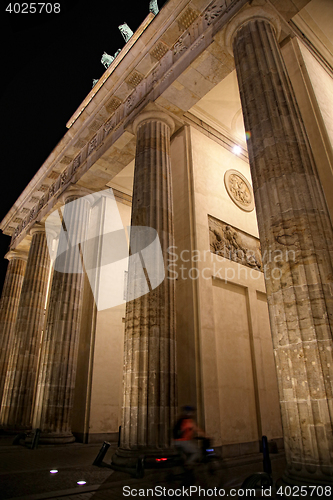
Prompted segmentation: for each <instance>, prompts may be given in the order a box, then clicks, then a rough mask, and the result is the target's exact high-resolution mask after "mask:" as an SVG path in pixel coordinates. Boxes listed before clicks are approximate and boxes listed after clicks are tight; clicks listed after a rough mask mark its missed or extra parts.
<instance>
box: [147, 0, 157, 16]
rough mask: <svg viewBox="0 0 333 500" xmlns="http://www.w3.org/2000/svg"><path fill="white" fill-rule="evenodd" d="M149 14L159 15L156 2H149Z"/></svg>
mask: <svg viewBox="0 0 333 500" xmlns="http://www.w3.org/2000/svg"><path fill="white" fill-rule="evenodd" d="M149 12H152V13H153V14H155V16H156V14H158V13H159V8H158V3H157V0H150V2H149Z"/></svg>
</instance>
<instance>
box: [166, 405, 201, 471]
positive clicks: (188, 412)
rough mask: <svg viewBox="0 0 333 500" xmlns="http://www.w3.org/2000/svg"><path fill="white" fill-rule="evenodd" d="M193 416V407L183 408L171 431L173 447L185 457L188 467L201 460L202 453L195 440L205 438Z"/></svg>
mask: <svg viewBox="0 0 333 500" xmlns="http://www.w3.org/2000/svg"><path fill="white" fill-rule="evenodd" d="M194 414H195V408H194V407H192V406H184V407H183V408H182V414H181V416H180V417H179V419H178V420H177V422H176V424H175V426H174V431H173V438H174V445H175V447H176V448H177V449H178V451H179V452H180V453H181V454H182V455H185V457H186V459H185V460H186V462H185V463H186V464H189V465H190V464H194V463H195V462H199V461H200V460H201V458H202V452H201V450H200V448H199V447H198V441H197V439H196V438H198V437H205V433H204V432H203V431H202V430H201V429H200V428H199V427H198V426H197V425H196V423H195V420H194Z"/></svg>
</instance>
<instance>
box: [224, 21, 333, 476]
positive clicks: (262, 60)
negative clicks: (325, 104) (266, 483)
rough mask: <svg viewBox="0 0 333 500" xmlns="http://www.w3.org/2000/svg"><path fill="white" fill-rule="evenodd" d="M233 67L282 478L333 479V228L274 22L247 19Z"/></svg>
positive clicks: (237, 41)
mask: <svg viewBox="0 0 333 500" xmlns="http://www.w3.org/2000/svg"><path fill="white" fill-rule="evenodd" d="M233 52H234V57H235V62H236V71H237V78H238V83H239V89H240V96H241V102H242V110H243V115H244V123H245V129H246V131H249V132H250V134H251V138H250V139H249V140H248V151H249V158H250V166H251V173H252V179H253V188H254V193H255V202H256V210H257V218H258V224H259V233H260V241H261V247H262V253H263V263H264V266H265V279H266V288H267V297H268V305H269V314H270V322H271V329H272V336H273V346H274V353H275V360H276V370H277V377H278V383H279V393H280V405H281V413H282V421H283V431H284V441H285V449H286V457H287V470H286V472H285V475H284V479H285V481H287V482H289V483H293V482H296V483H298V484H302V485H303V484H310V485H314V484H330V483H331V482H332V479H333V434H332V424H333V399H332V391H333V349H332V347H333V345H332V331H333V267H332V256H333V231H332V225H331V222H330V218H329V214H328V210H327V206H326V203H325V199H324V196H323V191H322V187H321V184H320V181H319V177H318V173H317V170H316V166H315V164H314V161H313V158H312V153H311V150H310V147H309V143H308V139H307V136H306V133H305V130H304V126H303V123H302V119H301V116H300V112H299V109H298V106H297V103H296V100H295V97H294V94H293V90H292V88H291V84H290V81H289V78H288V74H287V72H286V69H285V66H284V62H283V59H282V56H281V52H280V48H279V45H278V42H277V38H276V34H275V29H274V26H273V25H272V24H271V23H270V22H268V21H267V20H263V19H250V20H249V19H248V20H247V21H245V22H244V24H242V25H241V26H239V27H238V31H236V32H235V34H234V38H233Z"/></svg>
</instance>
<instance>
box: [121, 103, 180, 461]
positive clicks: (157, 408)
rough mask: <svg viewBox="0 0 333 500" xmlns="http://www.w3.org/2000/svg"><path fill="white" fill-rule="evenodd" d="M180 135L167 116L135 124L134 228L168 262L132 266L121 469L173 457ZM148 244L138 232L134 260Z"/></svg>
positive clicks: (149, 115)
mask: <svg viewBox="0 0 333 500" xmlns="http://www.w3.org/2000/svg"><path fill="white" fill-rule="evenodd" d="M173 129H174V124H173V121H172V120H171V118H169V116H168V115H167V114H165V113H162V112H160V111H146V112H144V113H142V114H141V115H140V116H139V117H138V118H137V119H136V120H135V122H134V130H135V132H136V134H137V143H136V158H135V171H134V186H133V201H132V203H133V204H132V223H131V224H132V227H134V228H135V227H137V226H145V227H148V228H153V229H154V230H156V231H157V234H158V236H159V239H160V243H161V249H162V254H163V259H162V257H161V258H160V259H159V258H158V257H157V256H156V258H154V257H152V256H149V257H148V258H147V260H146V261H145V260H144V259H145V257H143V259H142V256H140V259H139V258H138V259H137V261H136V263H135V262H130V266H129V274H128V299H130V298H132V297H136V298H134V300H131V301H130V302H128V303H127V307H126V321H125V345H124V350H125V353H124V397H123V408H122V423H121V443H120V448H118V450H117V452H116V454H115V455H114V456H113V458H112V461H113V463H114V464H115V465H116V466H117V465H118V466H125V467H131V466H134V464H135V460H136V457H137V456H138V455H139V454H141V453H144V454H152V455H154V454H156V455H159V456H161V453H163V454H165V453H168V452H170V438H171V432H170V431H171V429H172V426H173V423H174V418H175V412H176V369H175V310H174V280H171V279H168V271H167V269H166V266H165V263H166V259H167V248H168V247H169V246H170V245H173V206H172V187H171V171H170V135H171V133H172V131H173ZM143 240H144V238H143V239H142V235H140V233H138V234H136V233H135V231H133V230H132V233H131V240H130V246H131V254H132V255H133V256H134V255H136V256H138V253H137V252H139V250H140V249H141V250H142V249H143V247H144V246H146V245H147V244H148V243H149V242H148V241H146V242H145V243H144V241H143ZM140 260H141V264H140ZM163 260H164V262H163ZM141 265H143V267H145V268H146V270H147V273H146V275H147V281H148V286H149V290H146V291H145V292H143V293H145V294H144V295H142V296H138V295H139V293H140V292H138V288H140V284H139V283H138V281H137V276H138V275H139V273H140V266H141ZM160 266H162V270H163V267H165V279H164V280H163V281H162V283H161V284H160V285H159V286H157V287H156V288H155V289H153V286H152V281H153V280H154V276H155V277H156V276H158V275H159V271H160ZM141 269H142V268H141ZM149 280H151V281H150V283H149ZM147 291H148V293H147Z"/></svg>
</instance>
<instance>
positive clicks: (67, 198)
mask: <svg viewBox="0 0 333 500" xmlns="http://www.w3.org/2000/svg"><path fill="white" fill-rule="evenodd" d="M92 194H94V193H93V191H91V190H90V189H87V188H85V187H82V186H76V185H72V186H70V187H69V188H68V189H66V191H64V192H63V193H62V194H61V195H60V196H59V198H58V199H59V201H60V202H62V203H64V204H65V203H70V202H71V201H74V200H77V199H78V198H83V197H84V196H88V195H92Z"/></svg>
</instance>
